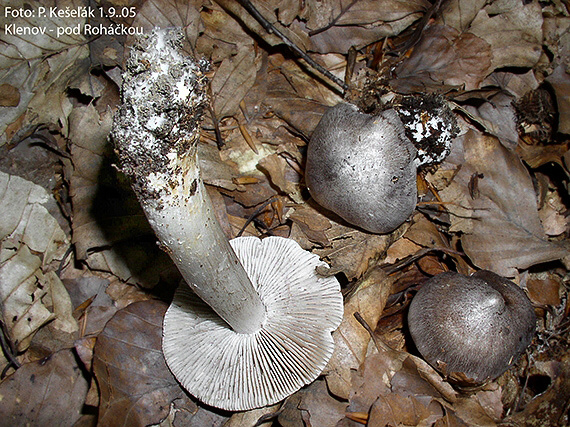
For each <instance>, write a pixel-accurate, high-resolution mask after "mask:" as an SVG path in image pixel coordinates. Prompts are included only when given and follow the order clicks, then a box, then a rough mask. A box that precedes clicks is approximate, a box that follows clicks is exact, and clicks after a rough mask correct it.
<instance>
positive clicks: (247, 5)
mask: <svg viewBox="0 0 570 427" xmlns="http://www.w3.org/2000/svg"><path fill="white" fill-rule="evenodd" d="M239 3H240V4H241V5H242V6H243V8H244V9H245V10H247V11H248V13H249V14H250V15H251V16H252V17H253V18H254V19H255V20H256V21H257V22H259V24H260V25H261V26H262V27H263V29H264V30H265V31H267V32H268V33H269V34H275V35H276V36H277V37H279V38H280V39H281V41H283V43H285V44H286V45H287V46H288V47H289V49H291V50H292V51H293V52H295V53H296V54H297V55H299V56H300V57H301V58H302V59H304V60H305V62H307V64H309V65H310V66H311V67H313V68H314V69H315V70H317V71H318V72H319V73H321V74H322V75H323V76H325V77H326V78H327V79H329V80H330V81H332V82H333V83H335V84H337V85H338V86H340V87H341V88H342V89H343V90H346V89H348V85H346V84H345V83H344V82H343V81H342V80H341V79H339V78H338V77H337V76H335V75H334V74H332V73H331V72H330V71H329V70H327V69H326V68H325V67H323V66H322V65H320V64H319V63H317V62H316V61H315V60H313V58H311V57H310V56H309V55H307V53H306V52H304V51H303V50H302V49H301V48H299V47H298V46H297V45H296V44H295V43H293V41H291V40H290V39H289V38H288V37H287V36H286V35H285V34H283V33H282V32H281V31H279V30H278V29H277V28H276V27H275V26H274V25H273V24H272V23H271V22H269V21H268V20H267V19H265V17H264V16H263V15H262V14H261V13H260V12H259V11H258V10H257V8H256V7H255V6H254V5H253V3H251V1H250V0H239Z"/></svg>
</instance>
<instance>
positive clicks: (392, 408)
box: [368, 394, 444, 426]
mask: <svg viewBox="0 0 570 427" xmlns="http://www.w3.org/2000/svg"><path fill="white" fill-rule="evenodd" d="M422 400H424V401H423V402H422V401H421V400H419V399H418V398H417V397H415V396H413V395H412V396H400V395H397V394H383V395H380V396H379V397H378V400H376V402H374V404H373V405H372V407H371V409H370V417H369V419H368V425H371V426H379V425H394V426H400V425H405V426H418V425H428V426H430V425H433V423H435V422H436V421H437V420H439V419H441V418H442V417H443V414H444V410H443V408H442V407H441V405H440V404H439V403H438V402H437V401H435V400H431V399H422Z"/></svg>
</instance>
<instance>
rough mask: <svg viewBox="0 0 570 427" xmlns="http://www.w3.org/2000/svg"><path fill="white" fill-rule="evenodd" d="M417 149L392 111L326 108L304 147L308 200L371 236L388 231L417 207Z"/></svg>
mask: <svg viewBox="0 0 570 427" xmlns="http://www.w3.org/2000/svg"><path fill="white" fill-rule="evenodd" d="M415 157H416V149H415V148H414V146H413V144H412V143H411V142H410V140H409V139H408V138H407V137H406V135H405V128H404V126H403V124H402V121H401V120H400V118H399V116H398V113H397V112H396V111H395V110H394V109H388V110H384V111H382V112H381V113H380V114H378V115H376V116H372V115H369V114H365V113H361V112H360V111H358V108H357V107H356V106H354V105H352V104H346V103H344V104H338V105H336V106H334V107H332V108H329V109H328V110H327V111H326V112H325V114H324V115H323V117H322V119H321V121H320V122H319V124H318V125H317V127H316V128H315V131H314V132H313V134H312V136H311V140H310V141H309V147H308V149H307V166H306V172H305V181H306V184H307V187H308V188H309V192H310V194H311V196H312V197H313V199H315V201H316V202H317V203H318V204H319V205H321V206H322V207H324V208H326V209H328V210H331V211H333V212H334V213H336V214H337V215H339V216H340V217H341V218H343V219H344V220H346V221H347V222H349V223H350V224H353V225H356V226H358V227H360V228H362V229H364V230H367V231H370V232H372V233H389V232H391V231H393V230H394V229H396V228H397V227H398V226H400V225H401V224H402V223H403V222H404V221H406V220H407V219H408V218H409V217H410V215H411V214H412V212H413V211H414V209H415V207H416V201H417V200H416V199H417V188H416V165H415V164H414V159H415Z"/></svg>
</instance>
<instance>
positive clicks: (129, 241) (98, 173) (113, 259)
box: [69, 105, 172, 287]
mask: <svg viewBox="0 0 570 427" xmlns="http://www.w3.org/2000/svg"><path fill="white" fill-rule="evenodd" d="M69 123H70V131H69V138H70V140H71V141H72V145H71V157H72V162H73V165H74V169H73V174H72V176H71V179H70V184H69V185H70V196H71V199H72V202H73V203H72V205H73V221H72V229H73V244H74V245H75V249H76V256H77V258H78V259H79V260H83V261H86V262H87V264H88V265H89V266H90V267H91V268H93V269H96V270H103V271H110V272H112V273H113V274H115V275H117V276H118V277H120V278H121V279H122V280H125V281H130V282H136V283H140V284H143V285H145V286H146V287H150V286H153V285H155V284H156V282H157V281H158V278H159V276H160V275H161V274H162V273H163V272H164V271H165V270H168V269H169V268H171V265H172V264H171V262H170V261H169V260H168V257H167V256H166V255H165V254H164V253H163V252H162V251H160V250H159V249H158V247H157V246H156V244H155V241H156V238H155V237H154V236H153V234H152V231H151V230H150V227H149V225H148V223H147V221H146V218H145V217H144V214H143V213H142V211H141V209H140V207H139V204H138V202H137V200H136V198H135V197H134V194H133V193H132V191H131V190H130V188H129V187H128V185H127V184H126V182H125V179H124V178H122V177H121V176H120V175H119V174H118V172H117V170H116V168H114V166H113V161H114V157H113V155H112V151H111V147H110V144H109V142H108V140H107V137H108V134H109V131H110V129H111V124H112V113H111V112H110V111H105V112H103V113H99V112H98V111H97V109H96V108H95V107H94V106H93V105H88V106H81V107H77V108H75V109H74V110H73V111H72V113H71V114H70V116H69ZM134 240H136V244H133V241H134ZM150 260H152V261H153V262H152V263H150Z"/></svg>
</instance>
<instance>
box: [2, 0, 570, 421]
mask: <svg viewBox="0 0 570 427" xmlns="http://www.w3.org/2000/svg"><path fill="white" fill-rule="evenodd" d="M253 3H254V4H255V6H256V7H257V8H258V9H259V10H260V12H261V13H262V15H263V16H264V17H265V18H266V19H267V20H268V21H269V22H271V24H272V25H274V26H275V28H277V29H278V30H279V31H281V32H282V33H283V34H285V35H286V36H287V37H288V38H289V39H290V40H293V41H294V43H295V44H296V45H297V46H298V47H299V48H300V49H301V50H302V51H303V52H306V53H307V54H308V55H310V57H311V58H313V59H314V60H315V61H317V62H318V63H320V64H322V65H323V66H325V67H326V68H328V69H329V71H330V72H331V73H333V74H334V75H335V76H337V77H338V78H340V79H344V78H345V75H347V76H348V77H349V79H348V83H349V91H348V93H347V94H346V96H345V98H346V99H356V98H358V97H359V96H360V94H362V93H364V92H366V93H367V94H369V95H370V99H371V100H372V101H371V102H372V103H373V102H377V100H379V99H381V98H382V97H383V96H385V95H387V94H388V95H389V94H393V93H396V94H406V93H413V92H423V93H434V92H435V93H440V94H444V95H445V96H446V97H447V98H448V100H449V101H450V102H452V103H453V104H452V105H453V106H454V111H455V114H456V116H457V117H458V120H459V122H460V127H461V132H460V135H459V136H458V137H457V138H456V139H455V140H454V145H453V149H452V153H451V154H450V156H449V157H448V158H447V160H446V161H444V162H443V163H442V164H441V165H439V166H438V167H435V168H432V169H430V170H426V171H422V172H421V173H420V176H419V177H418V189H419V194H420V200H419V203H418V206H417V209H416V212H415V214H414V215H413V217H412V218H411V219H410V220H409V221H408V222H407V223H405V224H404V225H402V226H401V227H400V228H399V229H397V230H396V231H394V232H393V233H391V234H389V235H372V234H369V233H366V232H363V231H361V230H359V229H356V228H354V227H351V226H350V225H348V224H346V223H345V222H344V221H342V220H341V219H340V218H338V217H336V216H335V215H334V214H332V213H330V212H326V211H324V210H322V209H321V208H319V207H318V206H317V205H316V204H315V203H314V202H312V201H311V200H310V198H309V196H308V192H307V190H306V188H305V186H304V179H303V175H304V172H303V170H304V161H305V156H304V153H305V150H306V145H307V142H308V139H309V137H310V135H311V132H312V130H313V129H314V128H315V126H316V124H317V123H318V121H319V119H320V117H321V116H322V114H323V113H324V111H325V110H326V108H327V107H329V106H332V105H335V104H336V103H338V102H341V101H342V99H343V93H342V91H341V90H339V89H338V88H337V87H336V86H335V85H334V84H331V83H330V82H328V81H327V80H326V79H323V78H322V77H321V76H320V75H319V74H318V73H316V72H315V71H314V70H312V69H311V67H309V66H308V65H307V64H306V63H305V62H304V61H303V60H302V59H296V57H295V55H293V54H292V53H291V52H290V51H289V50H288V49H287V47H286V46H284V45H283V41H282V40H281V39H280V38H279V37H277V36H276V35H275V34H270V33H267V32H266V31H265V30H264V28H263V27H262V26H261V25H260V24H259V23H258V22H257V21H256V20H255V19H254V18H253V17H252V16H251V15H250V14H248V13H247V11H246V10H245V9H244V8H242V7H241V6H240V4H239V2H229V1H223V0H219V1H212V0H194V1H192V2H179V1H170V0H147V1H143V2H138V3H137V4H136V7H135V8H136V9H137V12H138V13H137V16H136V17H132V18H121V19H116V20H115V21H114V22H112V21H105V22H106V24H110V23H124V24H126V25H133V26H141V27H143V28H144V29H145V31H148V30H149V29H151V28H153V27H155V26H182V27H183V28H184V30H185V35H186V37H187V41H188V44H187V46H186V50H187V51H188V52H189V53H191V54H195V55H198V56H201V57H205V58H207V59H209V60H210V61H211V64H212V66H211V71H210V74H211V75H210V82H211V83H210V90H211V100H212V111H211V114H208V115H207V117H206V119H205V121H204V123H203V128H202V133H201V146H200V152H201V168H202V171H203V173H204V180H205V182H206V183H207V184H208V191H209V192H210V194H211V196H212V199H213V202H214V206H215V209H216V215H217V217H218V219H219V221H220V223H221V224H222V227H223V228H224V230H225V232H226V234H227V235H228V237H235V236H236V235H238V233H244V234H246V235H257V236H266V235H271V234H276V235H280V236H284V237H291V238H293V239H295V240H296V241H297V242H299V244H301V246H302V247H303V248H305V249H308V250H311V251H313V252H314V253H316V254H318V255H319V256H320V257H321V258H322V259H324V260H325V261H327V263H328V264H329V265H330V268H329V269H323V270H322V271H320V273H322V274H329V275H332V274H334V275H337V277H339V278H340V279H341V281H342V283H343V293H344V295H345V316H344V320H343V322H342V324H341V326H340V328H339V329H338V330H337V331H336V332H335V333H334V337H335V342H336V350H335V353H334V355H333V358H332V359H331V361H330V363H329V365H328V366H327V368H326V369H325V371H324V373H323V376H322V377H321V378H320V379H319V380H317V381H315V382H314V383H313V384H311V385H309V386H307V387H305V388H303V389H302V390H300V391H299V392H297V393H295V394H294V395H292V396H290V397H289V398H288V399H286V400H285V401H284V402H282V403H281V404H279V405H275V406H273V407H270V408H262V409H257V410H253V411H249V412H245V413H236V414H232V413H226V412H223V411H218V410H216V409H213V408H208V407H204V406H203V405H201V404H200V403H199V402H197V401H195V400H194V399H193V398H192V397H191V396H189V395H188V394H187V393H186V392H185V391H184V390H183V389H181V388H180V386H179V385H178V383H177V382H176V380H175V379H174V378H173V377H172V375H171V374H170V372H169V371H168V369H167V367H166V365H165V364H164V361H163V358H162V354H161V351H160V340H161V319H162V316H163V313H164V310H165V309H166V303H167V302H168V301H169V299H170V297H171V295H172V292H173V289H174V287H175V286H176V284H177V282H178V281H179V274H178V273H177V271H176V270H175V268H174V267H173V265H172V263H171V262H170V260H169V259H168V257H167V256H166V255H165V254H164V253H162V252H161V251H160V250H159V249H158V247H157V245H156V243H155V240H156V239H155V237H154V236H153V235H152V232H151V231H150V227H149V226H148V224H147V223H146V220H145V219H144V216H143V215H142V211H141V210H140V208H139V207H138V204H137V202H136V199H135V198H134V197H133V194H132V193H131V190H130V189H129V185H128V183H127V182H126V180H125V178H124V177H123V176H122V175H121V174H120V173H119V172H118V171H117V169H116V167H115V166H114V165H115V162H116V159H115V157H114V153H113V152H112V149H111V147H110V145H109V143H108V140H107V137H108V133H109V130H110V124H111V121H112V114H113V111H114V110H115V109H116V108H117V106H118V103H119V97H118V93H119V92H118V84H120V72H121V67H122V64H123V60H124V57H125V54H126V52H127V51H128V47H129V46H130V44H131V43H132V40H131V38H130V37H116V38H113V39H111V38H109V37H100V38H96V39H92V40H87V39H85V38H84V37H82V36H76V37H61V38H47V37H40V36H37V37H36V36H34V37H33V38H32V37H31V36H24V37H19V38H15V37H10V36H9V35H7V34H3V35H2V36H1V39H2V44H3V47H4V49H3V51H4V53H3V54H1V55H0V109H1V111H2V114H1V116H0V117H2V119H1V120H0V129H2V137H1V138H0V141H1V142H0V144H1V145H2V146H1V147H0V149H1V150H2V161H1V162H0V199H1V201H2V203H0V210H2V215H0V231H1V233H0V279H1V280H0V308H1V310H0V312H1V313H2V319H1V320H2V331H1V334H2V337H3V341H2V350H3V351H2V356H0V363H1V364H2V381H1V382H0V396H1V398H0V408H1V410H2V413H3V414H5V415H6V417H7V418H6V419H7V420H8V419H10V420H11V421H10V422H11V423H19V424H24V423H29V424H31V425H46V424H58V425H74V424H76V425H185V426H192V425H196V426H198V425H200V426H204V425H212V426H218V425H220V426H221V425H228V426H229V425H252V426H253V425H282V426H301V425H313V426H319V425H323V426H324V425H327V426H329V425H330V426H333V425H336V426H357V425H369V426H384V425H390V426H396V425H422V426H423V425H434V426H455V425H481V426H483V425H485V426H487V425H489V426H492V425H498V424H500V423H503V424H505V423H506V424H507V425H544V426H547V425H548V426H550V425H564V424H565V423H568V417H569V416H570V415H569V414H568V399H569V396H568V390H570V379H569V378H570V376H569V372H570V371H569V366H570V363H569V352H568V338H569V335H568V334H569V330H570V329H569V328H568V324H569V322H568V314H569V313H570V309H569V307H570V306H569V305H568V278H569V277H570V276H569V275H568V262H569V259H570V258H569V244H568V234H569V231H570V230H569V222H568V209H569V202H568V182H569V181H570V180H569V169H570V168H569V166H570V154H569V150H568V134H569V133H570V130H569V129H570V120H569V119H568V116H569V114H570V107H569V106H570V104H569V102H568V99H569V92H568V88H569V87H570V85H569V82H570V77H569V75H568V73H567V67H568V64H569V63H570V62H569V61H570V50H569V49H570V40H569V36H568V29H569V28H570V17H569V16H570V11H569V10H568V9H567V6H566V5H565V4H564V3H562V2H557V1H553V2H541V3H539V2H521V1H519V0H500V1H493V2H486V1H475V2H474V1H467V0H449V1H443V2H434V4H431V3H430V2H427V1H404V0H401V1H385V2H384V1H383V2H380V3H381V4H382V5H381V6H379V5H378V2H373V1H367V0H361V1H348V0H347V1H344V0H328V1H323V2H320V1H306V2H297V1H292V0H270V1H266V2H261V1H254V2H253ZM19 4H20V3H17V4H14V7H16V6H18V5H19ZM27 4H28V5H29V6H27V7H31V8H37V7H38V6H39V2H35V1H32V2H27ZM67 4H69V6H70V7H78V6H85V5H87V3H84V2H82V1H81V0H73V1H70V2H68V3H66V5H67ZM22 5H23V3H22ZM54 5H55V3H54ZM101 5H102V6H103V7H104V8H108V7H121V6H123V3H121V2H117V1H113V0H111V1H106V2H102V3H101ZM435 6H439V7H435ZM428 13H431V15H430V19H429V20H426V21H425V22H423V21H422V17H424V16H426V17H427V16H428V15H427V14H428ZM58 19H59V18H58ZM4 23H5V22H3V24H4ZM16 23H20V24H22V25H32V24H34V23H35V21H34V22H32V21H29V22H28V21H26V22H20V21H18V20H17V21H16ZM78 23H79V21H78V20H70V21H69V22H68V21H65V20H53V22H52V21H48V22H42V25H52V26H60V27H63V26H66V25H77V24H78ZM35 24H37V23H35ZM402 46H404V47H405V48H404V50H403V51H399V50H398V47H400V49H402V48H401V47H402ZM351 48H352V49H351ZM349 51H350V52H353V53H350V52H349ZM354 53H355V54H354ZM351 55H352V56H351ZM349 58H352V59H350V61H349ZM347 70H348V73H347ZM38 135H39V136H38ZM46 153H49V155H48V156H47V157H46ZM23 159H26V161H24V160H23ZM477 269H490V270H492V271H494V272H496V273H498V274H501V275H504V276H506V277H509V278H511V279H513V280H514V281H515V282H516V283H518V284H519V285H520V286H521V287H523V288H524V289H525V290H526V291H527V293H528V295H529V297H530V298H531V300H532V302H533V303H534V306H535V311H536V313H537V315H538V316H539V327H538V332H537V334H536V336H535V339H534V341H533V343H532V345H531V347H530V348H529V350H527V353H526V354H525V355H524V356H523V358H522V359H521V361H520V362H519V363H518V364H517V365H516V366H515V367H514V368H513V369H511V370H510V371H508V372H507V373H505V374H504V375H503V376H501V377H500V378H498V379H497V380H495V381H493V382H491V383H488V384H487V385H485V386H484V387H483V388H481V389H479V390H473V391H470V392H468V393H459V392H458V391H456V390H454V389H453V388H452V387H451V386H450V385H449V384H448V383H447V382H446V381H445V380H444V379H443V378H441V376H440V375H439V374H438V373H437V372H435V371H434V370H433V369H432V368H431V367H430V366H429V365H427V364H426V363H425V362H423V361H422V360H421V359H420V358H418V357H417V356H418V353H417V351H416V350H415V348H414V347H413V344H412V342H411V340H410V338H409V336H408V333H407V325H406V322H405V313H406V308H407V305H408V303H409V301H410V299H411V297H412V296H413V294H414V293H415V291H416V290H417V289H418V288H419V286H421V284H422V282H423V281H425V280H426V279H427V278H428V277H430V276H432V275H434V274H437V273H439V272H442V271H447V270H455V271H459V272H461V273H464V274H469V273H471V272H473V271H475V270H477ZM358 319H360V321H359V320H358ZM30 384H32V386H30Z"/></svg>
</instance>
